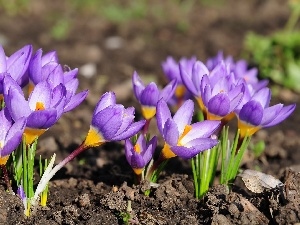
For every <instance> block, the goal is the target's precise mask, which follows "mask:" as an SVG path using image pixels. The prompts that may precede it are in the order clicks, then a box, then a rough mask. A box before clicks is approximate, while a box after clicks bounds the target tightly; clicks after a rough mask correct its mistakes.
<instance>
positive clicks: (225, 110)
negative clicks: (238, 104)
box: [207, 93, 230, 117]
mask: <svg viewBox="0 0 300 225" xmlns="http://www.w3.org/2000/svg"><path fill="white" fill-rule="evenodd" d="M207 109H208V111H209V112H210V113H212V114H214V115H217V116H221V117H223V116H226V115H227V114H229V109H230V100H229V98H228V96H227V94H224V93H219V94H217V95H215V96H214V97H212V98H211V99H210V100H209V102H208V105H207Z"/></svg>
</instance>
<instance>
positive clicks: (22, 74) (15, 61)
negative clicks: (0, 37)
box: [0, 45, 32, 94]
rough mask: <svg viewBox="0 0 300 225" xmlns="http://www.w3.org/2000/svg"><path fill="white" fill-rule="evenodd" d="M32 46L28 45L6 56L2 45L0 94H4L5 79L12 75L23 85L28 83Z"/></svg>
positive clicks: (0, 50) (0, 49) (0, 47)
mask: <svg viewBox="0 0 300 225" xmlns="http://www.w3.org/2000/svg"><path fill="white" fill-rule="evenodd" d="M31 54H32V46H31V45H26V46H24V47H23V48H21V49H19V50H18V51H16V52H15V53H14V54H12V55H11V56H9V57H6V55H5V52H4V49H3V47H2V46H1V45H0V94H3V79H4V77H5V76H7V75H10V76H11V77H12V78H13V79H14V80H15V81H16V82H17V83H18V85H20V86H21V87H24V86H25V85H26V84H27V83H28V76H27V73H26V72H27V69H28V65H29V62H30V59H31Z"/></svg>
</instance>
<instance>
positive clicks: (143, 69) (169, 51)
mask: <svg viewBox="0 0 300 225" xmlns="http://www.w3.org/2000/svg"><path fill="white" fill-rule="evenodd" d="M296 3H297V1H292V2H288V1H286V0H265V1H261V0H249V1H235V0H216V1H209V0H165V1H159V0H138V1H127V0H85V1H82V0H64V1H61V0H53V1H39V0H12V1H7V0H0V44H1V45H3V47H4V49H5V52H6V54H7V55H10V54H12V53H13V52H14V51H16V50H18V49H19V48H21V47H22V46H24V45H25V44H33V46H34V49H35V50H37V49H39V48H42V49H43V51H44V52H48V51H50V50H56V51H57V53H58V56H59V60H60V63H61V64H65V65H68V66H70V67H71V68H79V75H78V77H79V79H80V87H79V89H80V90H83V89H89V95H88V98H87V100H86V101H85V102H84V103H83V104H82V105H81V106H80V107H78V108H77V109H76V110H74V112H70V113H68V114H67V115H66V116H64V117H63V118H62V119H61V120H60V121H59V124H58V125H57V126H55V127H54V128H53V129H50V130H52V132H50V133H48V135H50V136H51V135H54V136H56V137H57V138H58V139H59V140H60V141H61V143H63V145H64V146H69V145H70V143H71V142H74V141H75V143H80V142H81V141H82V138H83V137H84V135H85V133H86V131H87V130H88V126H89V123H90V119H91V114H92V110H93V108H94V106H95V104H96V103H97V101H98V100H99V97H100V96H101V95H102V94H103V93H104V92H105V91H108V90H112V91H115V92H116V95H117V99H118V101H119V102H121V103H123V104H125V105H127V106H129V105H134V106H136V107H138V105H137V102H136V100H135V99H134V96H133V94H132V87H131V76H132V73H133V71H134V70H136V71H137V72H138V73H139V75H140V76H141V77H143V80H144V81H145V82H150V81H157V82H158V83H159V84H160V85H165V84H166V82H167V80H166V79H165V78H164V75H163V72H162V69H161V62H162V61H164V60H165V59H166V57H167V56H173V57H174V58H175V59H177V60H178V59H180V58H181V57H191V56H196V57H197V58H198V59H199V60H202V61H204V62H205V61H206V60H207V58H208V57H212V56H215V55H216V54H217V53H218V51H223V53H224V55H225V56H227V55H232V56H233V57H234V58H235V59H240V58H244V57H247V58H248V59H249V62H251V63H252V65H255V66H256V65H258V62H257V61H254V60H252V59H253V58H254V57H253V55H254V54H256V53H253V52H251V49H252V50H253V49H263V47H265V46H263V45H261V46H258V45H257V43H259V41H260V40H258V39H255V40H254V42H253V41H252V42H251V40H252V39H253V35H252V39H251V38H250V39H251V40H250V44H249V43H248V44H246V40H248V39H249V38H248V37H249V34H250V32H252V33H251V34H257V35H262V36H263V37H270V35H272V34H274V32H277V31H278V30H282V29H285V26H286V24H287V22H288V21H289V18H290V15H291V12H292V11H293V10H292V8H291V4H296ZM298 11H299V10H298ZM254 37H256V36H254ZM295 39H296V40H298V42H299V40H300V39H297V37H296V38H295ZM249 46H250V47H249ZM299 46H300V45H299ZM249 48H250V50H249ZM247 49H248V50H247ZM264 52H265V51H264ZM259 54H261V55H260V57H262V58H264V56H263V55H262V53H261V52H260V53H259ZM251 60H252V61H251Z"/></svg>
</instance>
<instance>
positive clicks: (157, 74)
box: [0, 0, 300, 225]
mask: <svg viewBox="0 0 300 225" xmlns="http://www.w3.org/2000/svg"><path fill="white" fill-rule="evenodd" d="M168 2H169V1H165V3H163V4H162V7H165V8H167V9H168V10H169V11H168V12H172V18H167V19H158V18H157V17H154V16H153V15H152V16H151V15H148V16H146V18H142V19H137V20H132V21H130V22H124V23H119V24H116V23H112V22H108V21H107V20H104V19H103V18H101V17H99V16H96V15H94V14H91V15H90V14H89V13H86V12H84V11H80V12H78V13H77V12H74V11H72V10H70V9H69V7H68V5H67V4H62V3H61V1H51V3H50V2H49V3H43V4H41V3H40V2H39V1H32V3H31V4H32V7H29V8H30V9H28V10H27V11H26V12H25V13H22V14H18V15H17V16H15V17H10V16H8V15H7V14H6V13H5V12H4V11H3V12H2V11H1V9H0V40H2V39H3V40H4V42H6V43H5V44H3V45H4V48H5V51H6V53H7V54H8V55H9V54H10V53H12V52H13V51H15V50H17V49H18V48H19V47H21V46H23V45H25V44H27V43H32V44H33V45H34V47H35V49H37V48H43V50H44V51H45V52H46V51H49V50H52V49H55V50H57V52H58V55H59V58H60V61H61V63H63V64H67V65H69V66H70V67H72V68H74V67H81V66H82V65H85V64H87V63H93V64H94V65H95V66H96V68H97V74H96V75H95V76H92V77H90V78H87V77H85V76H82V75H81V74H80V75H79V78H80V82H81V83H80V89H81V90H83V89H89V90H90V92H89V96H88V98H87V100H86V101H85V102H84V103H83V104H82V105H81V106H80V107H78V108H77V109H76V110H74V111H73V112H70V113H68V114H66V115H65V116H64V117H63V118H61V120H60V121H59V122H58V124H56V125H55V126H54V127H53V128H51V129H50V130H49V131H47V132H46V133H45V135H44V136H42V137H41V139H40V141H39V148H38V152H37V154H38V155H39V154H41V155H42V156H43V157H48V158H49V157H50V156H51V155H53V153H54V152H55V153H56V154H57V159H56V160H57V162H59V161H60V160H61V159H63V158H64V157H65V156H67V155H68V153H70V152H71V151H72V150H73V149H74V148H75V147H76V146H78V145H79V144H80V143H81V141H82V139H83V138H84V136H85V134H86V132H87V131H88V127H89V123H90V120H91V115H92V111H93V108H94V106H95V104H96V102H97V101H98V99H99V97H100V95H101V94H102V93H104V92H105V91H108V90H113V91H115V92H116V94H117V99H118V102H120V103H123V104H124V105H126V106H129V105H133V106H135V107H136V108H137V110H138V104H137V102H136V100H135V99H134V97H133V94H132V92H131V86H130V79H131V75H132V73H133V71H134V70H137V71H138V73H139V74H140V75H142V76H144V78H145V79H147V80H156V81H160V83H161V85H164V84H165V83H166V80H165V79H164V78H163V73H162V70H161V67H160V64H161V62H162V61H163V60H165V58H166V57H167V56H168V55H172V56H174V57H175V58H177V59H178V58H180V57H182V56H187V57H190V56H192V55H196V56H197V57H198V59H200V60H204V61H205V60H206V59H207V58H208V57H210V56H213V55H215V54H216V53H217V51H218V50H223V51H224V53H225V54H226V55H229V54H230V55H233V56H234V57H235V58H238V57H239V56H240V55H241V53H242V52H241V51H242V46H243V38H244V36H245V34H246V32H247V31H249V30H252V31H255V32H258V33H261V34H268V33H271V32H272V31H274V30H276V29H278V28H281V27H282V26H283V25H284V23H285V22H286V20H287V18H288V13H289V10H288V7H287V4H286V3H287V2H286V1H281V0H276V1H274V0H267V1H260V0H255V1H234V0H229V1H226V2H225V1H219V3H218V4H216V5H214V4H213V5H207V4H200V3H199V4H198V3H197V4H195V6H194V7H193V8H192V10H191V13H189V14H185V15H181V14H178V12H177V14H176V10H175V8H174V9H173V8H168V7H169V6H170V3H168ZM49 12H56V14H54V16H55V15H60V14H63V15H67V16H68V18H69V19H70V21H71V22H72V24H73V25H72V27H70V30H69V33H68V36H67V37H66V38H65V39H63V40H55V39H54V38H53V37H52V36H51V35H50V29H51V27H52V26H53V21H52V20H51V19H49V18H50V16H48V17H47V16H45V15H48V14H49ZM52 16H53V15H52ZM183 16H184V19H185V20H184V21H186V24H185V29H182V28H179V27H178V21H180V19H182V18H181V17H183ZM111 37H119V38H121V40H122V41H121V47H120V48H118V49H111V48H109V44H108V41H109V40H111ZM3 40H2V42H3ZM279 101H280V102H283V103H286V104H288V103H291V102H295V101H296V102H297V101H299V95H297V94H294V93H291V92H290V91H288V90H282V91H281V92H280V95H279V96H278V97H277V98H276V101H275V100H274V103H278V102H279ZM299 111H300V110H299V109H298V108H297V109H296V111H295V112H294V113H293V115H292V116H291V117H290V118H288V120H286V121H284V122H283V123H282V124H280V125H278V126H276V127H274V128H271V129H267V130H262V131H261V132H258V134H257V135H256V136H255V137H254V138H253V141H254V142H256V141H258V140H265V142H266V144H267V146H266V150H265V152H264V154H263V155H262V156H260V157H259V158H254V157H253V154H251V153H247V155H246V156H245V160H244V163H243V168H245V169H246V168H249V169H254V168H259V169H260V170H261V171H263V172H265V173H267V174H271V175H273V176H275V177H277V178H279V179H281V181H282V182H283V183H284V187H283V188H279V187H278V188H275V189H270V190H266V191H264V192H263V193H261V194H253V193H251V192H249V191H248V190H247V188H245V187H244V186H243V184H242V182H240V181H239V180H238V179H237V181H236V183H235V184H234V185H233V186H232V190H230V191H228V190H227V189H226V187H224V186H220V185H217V184H216V186H214V188H212V189H211V190H210V191H209V193H208V194H207V195H206V196H205V198H204V199H203V200H197V199H195V198H194V197H193V183H192V176H191V169H190V167H189V163H188V162H186V161H183V160H180V159H173V160H171V162H170V163H169V164H168V166H167V168H166V171H165V172H164V173H163V174H162V176H161V178H160V179H159V181H158V183H159V187H158V188H153V189H152V192H151V194H150V196H149V197H146V196H145V195H144V194H143V190H145V188H147V187H148V186H149V184H147V183H143V184H141V185H138V186H135V185H134V184H133V180H132V171H131V168H130V167H129V165H128V164H127V162H126V160H125V156H124V150H123V145H122V144H121V143H109V144H106V145H104V146H102V147H100V148H95V149H89V150H87V151H86V152H84V153H82V154H81V155H80V156H79V157H78V158H76V159H75V160H73V161H72V162H71V163H69V164H68V165H67V166H66V167H65V168H64V169H63V170H61V171H59V173H58V174H57V175H56V176H55V177H54V178H53V179H52V181H51V182H50V191H49V193H50V196H49V201H48V204H47V207H46V208H39V207H38V208H36V209H35V210H34V211H33V214H32V216H31V217H30V218H25V217H24V216H23V206H22V203H21V201H20V199H19V198H18V197H17V196H14V195H12V194H10V193H7V192H6V191H5V185H4V183H3V182H2V181H0V224H8V225H9V224H123V223H124V222H123V218H125V216H126V213H127V214H128V215H130V219H129V224H147V225H148V224H295V223H296V222H299V221H300V210H299V207H300V194H299V192H300V182H299V180H300V173H299V172H300V166H299V161H300V151H298V149H299V146H300V139H299V135H300V131H299V128H298V127H297V125H298V124H299V123H300V117H299V115H300V112H299ZM290 168H292V169H290ZM130 204H131V209H128V205H130Z"/></svg>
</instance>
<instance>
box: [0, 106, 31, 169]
mask: <svg viewBox="0 0 300 225" xmlns="http://www.w3.org/2000/svg"><path fill="white" fill-rule="evenodd" d="M0 121H1V123H0V165H5V164H6V162H7V160H8V157H9V155H10V153H12V152H13V151H14V150H15V149H16V148H17V147H18V145H19V144H20V142H21V140H22V135H23V132H24V129H25V126H26V118H25V117H21V118H19V119H17V120H16V121H15V122H14V121H13V120H12V118H11V116H10V114H9V112H8V110H7V108H6V107H4V108H3V109H2V110H1V111H0Z"/></svg>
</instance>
